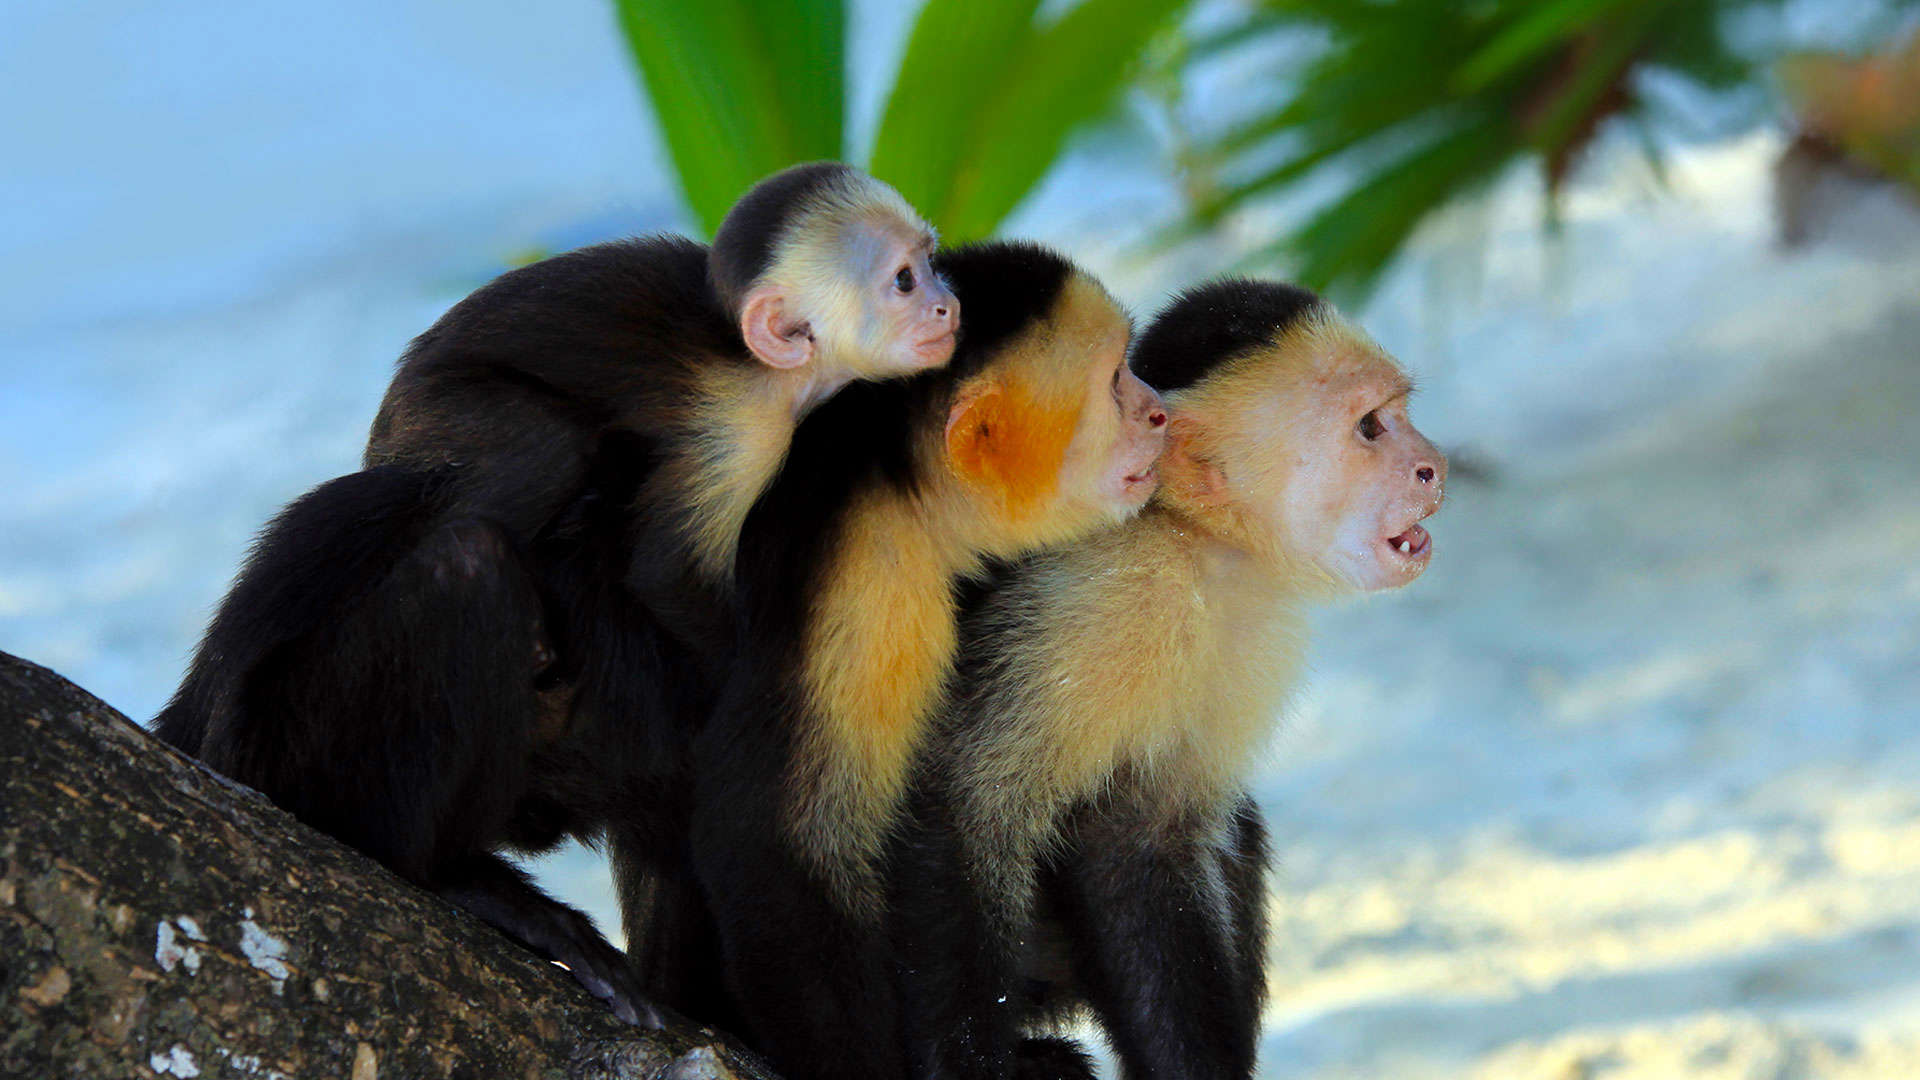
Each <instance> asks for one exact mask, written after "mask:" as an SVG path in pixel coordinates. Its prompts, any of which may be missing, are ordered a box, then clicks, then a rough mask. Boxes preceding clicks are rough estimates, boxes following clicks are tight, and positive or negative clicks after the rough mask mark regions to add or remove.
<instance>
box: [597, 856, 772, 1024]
mask: <svg viewBox="0 0 1920 1080" xmlns="http://www.w3.org/2000/svg"><path fill="white" fill-rule="evenodd" d="M607 844H608V850H609V853H610V854H611V855H612V857H613V880H614V885H615V887H616V888H617V889H618V891H619V895H620V917H621V923H622V925H623V926H624V927H625V929H626V932H627V955H628V957H629V958H630V959H631V960H632V962H633V965H634V967H635V968H637V969H638V970H639V972H640V977H641V980H642V982H643V983H644V985H645V987H646V992H647V997H648V999H649V1000H651V1001H655V1002H658V1003H660V1004H662V1005H665V1006H667V1007H668V1008H671V1009H673V1010H674V1011H676V1012H679V1013H681V1014H682V1015H684V1016H686V1017H688V1018H689V1019H691V1020H694V1021H696V1022H698V1023H701V1024H705V1025H707V1026H708V1027H713V1028H719V1029H722V1030H729V1031H731V1030H736V1029H738V1028H739V1027H741V1021H740V1017H739V1014H738V1012H737V1010H735V1009H734V1008H733V1005H732V1003H731V999H730V998H729V997H728V995H727V990H726V979H725V976H724V968H723V965H722V961H721V953H720V935H719V930H718V929H717V928H716V927H715V926H714V922H713V916H712V914H711V913H710V912H709V911H708V909H707V903H706V899H705V898H704V897H703V896H702V895H701V893H700V886H699V883H698V882H697V881H696V880H694V876H693V865H692V860H691V857H690V856H689V855H688V854H687V853H686V836H685V823H684V821H683V822H682V824H681V832H680V835H678V836H675V837H671V838H668V837H661V836H657V835H653V834H651V833H649V832H647V831H644V830H638V829H634V828H632V827H631V825H630V824H624V823H623V824H620V825H616V826H614V827H613V828H612V829H611V830H610V831H609V834H608V837H607Z"/></svg>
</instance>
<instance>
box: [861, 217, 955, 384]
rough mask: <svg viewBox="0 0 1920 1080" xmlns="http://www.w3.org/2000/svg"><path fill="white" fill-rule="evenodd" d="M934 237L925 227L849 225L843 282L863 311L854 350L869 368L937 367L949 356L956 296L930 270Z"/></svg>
mask: <svg viewBox="0 0 1920 1080" xmlns="http://www.w3.org/2000/svg"><path fill="white" fill-rule="evenodd" d="M934 246H935V238H934V236H933V234H932V233H930V232H928V231H926V230H925V229H924V228H920V227H914V226H909V225H907V224H906V223H902V222H897V221H875V222H868V223H865V224H864V225H863V226H862V227H859V228H855V229H853V230H851V232H850V235H849V236H848V237H847V250H846V261H847V265H848V266H849V267H850V268H851V269H852V271H853V275H852V279H851V280H850V282H849V283H848V284H849V285H850V287H851V289H852V290H853V291H854V292H856V293H857V295H858V301H859V302H858V307H859V309H860V310H861V311H862V312H863V313H864V317H862V318H860V319H859V320H858V325H859V327H860V334H861V337H862V339H863V340H862V341H861V343H860V346H859V347H858V348H857V349H856V350H855V351H856V353H857V354H863V355H865V356H866V357H868V360H867V363H868V364H870V365H871V370H869V371H867V372H865V373H864V374H866V375H869V376H885V375H889V374H904V373H907V372H914V371H921V370H924V369H926V368H935V367H940V366H941V365H943V364H945V363H946V362H947V361H948V360H949V359H951V358H952V357H953V347H954V343H955V341H956V340H957V336H958V331H959V329H960V301H959V300H958V299H956V298H955V297H954V295H953V290H952V289H950V288H948V287H947V283H946V282H945V281H942V280H941V279H940V276H939V275H938V274H937V273H935V272H934V269H933V264H932V257H933V251H934Z"/></svg>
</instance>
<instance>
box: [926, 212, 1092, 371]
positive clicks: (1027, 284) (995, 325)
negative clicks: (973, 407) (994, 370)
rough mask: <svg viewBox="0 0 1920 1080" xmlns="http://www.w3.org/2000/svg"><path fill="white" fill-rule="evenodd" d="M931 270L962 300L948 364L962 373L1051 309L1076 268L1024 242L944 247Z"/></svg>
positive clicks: (1051, 252)
mask: <svg viewBox="0 0 1920 1080" xmlns="http://www.w3.org/2000/svg"><path fill="white" fill-rule="evenodd" d="M933 269H934V271H935V272H936V273H938V274H939V275H940V277H941V278H942V279H943V280H944V281H946V283H947V287H948V288H951V289H952V290H953V295H954V296H956V297H958V298H959V299H960V310H961V311H962V312H963V313H964V318H962V319H961V321H960V341H959V344H958V345H957V346H955V348H954V350H953V359H952V360H951V361H950V362H949V363H948V364H947V368H948V370H950V371H953V372H954V373H956V374H958V375H966V374H968V373H970V372H971V371H972V370H974V369H976V368H978V367H979V365H980V362H981V360H982V359H983V358H985V357H987V356H990V355H992V354H993V352H994V350H995V349H997V348H998V347H999V346H1000V345H1001V344H1003V343H1004V342H1006V340H1007V339H1008V338H1011V337H1013V336H1014V335H1015V334H1018V333H1019V332H1020V331H1022V330H1024V329H1026V327H1027V324H1029V323H1031V322H1033V321H1034V320H1035V319H1038V318H1041V317H1042V316H1044V315H1045V314H1046V313H1047V312H1049V311H1051V310H1053V305H1054V303H1055V302H1056V301H1057V300H1058V299H1059V297H1060V292H1061V290H1062V289H1065V288H1066V286H1067V279H1068V278H1070V277H1072V276H1073V274H1074V273H1075V272H1076V270H1077V268H1076V267H1075V266H1074V265H1073V262H1072V261H1071V260H1069V259H1068V258H1067V257H1066V256H1064V255H1061V254H1060V253H1058V252H1055V251H1050V250H1048V249H1047V248H1044V247H1041V246H1040V245H1039V244H1034V243H1030V242H1027V241H1024V240H989V241H985V242H983V243H978V244H967V245H964V246H962V247H957V248H948V249H945V250H942V251H939V252H936V253H935V254H934V256H933Z"/></svg>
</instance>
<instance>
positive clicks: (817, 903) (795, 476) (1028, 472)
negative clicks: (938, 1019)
mask: <svg viewBox="0 0 1920 1080" xmlns="http://www.w3.org/2000/svg"><path fill="white" fill-rule="evenodd" d="M935 262H936V265H937V266H938V268H939V269H940V271H941V273H942V274H943V275H945V276H946V277H947V279H948V280H949V281H951V282H952V284H953V287H954V291H955V292H956V293H957V294H958V295H959V296H960V298H961V301H962V302H963V303H964V304H965V305H966V310H967V323H966V327H965V329H964V331H963V333H962V334H961V340H960V348H959V350H958V351H957V352H956V353H955V354H954V358H953V362H952V364H950V365H949V366H948V367H947V368H946V369H945V370H943V371H937V372H929V373H927V374H924V375H920V376H916V377H915V378H913V379H911V380H908V381H905V382H890V383H862V384H859V385H857V386H852V387H849V388H848V389H846V390H845V391H843V392H841V393H840V394H839V395H838V396H836V397H835V398H834V399H833V400H832V401H830V402H828V403H827V404H826V405H824V406H822V407H821V408H820V409H818V410H817V411H815V412H814V414H813V415H811V416H809V417H808V418H807V419H806V420H805V421H804V422H803V423H802V424H801V426H800V428H799V430H798V431H797V432H796V434H795V436H794V440H793V449H792V451H791V453H790V454H789V457H788V460H787V463H786V465H785V466H784V467H783V468H782V470H781V472H780V475H779V477H778V478H777V479H776V480H775V481H774V483H773V485H772V486H771V487H770V488H769V489H768V491H767V493H766V495H765V496H764V497H763V498H762V499H761V501H760V502H759V504H758V505H756V506H755V507H754V509H753V511H752V513H751V514H749V516H748V518H747V520H746V523H745V525H744V527H743V530H742V535H741V541H740V555H739V562H740V582H739V603H740V612H741V624H742V627H743V642H742V649H741V652H740V654H739V656H738V659H737V661H736V666H735V670H734V673H733V675H732V677H731V678H730V679H729V681H728V684H727V686H726V689H725V691H724V693H723V696H722V698H721V702H720V705H719V707H718V709H717V710H716V712H715V714H714V716H713V718H712V719H711V720H710V721H709V722H708V724H707V725H706V726H705V728H703V729H702V730H701V731H700V732H699V734H698V735H697V737H696V738H695V740H694V753H693V770H692V771H693V779H694V800H693V820H692V829H691V834H690V836H691V844H690V852H691V856H692V859H693V869H694V872H695V874H696V876H697V878H698V881H699V884H700V886H701V889H702V892H703V895H704V897H705V899H706V901H707V902H708V903H709V904H710V906H711V912H712V916H713V919H714V925H715V928H716V930H717V934H718V938H719V942H720V947H721V962H722V966H723V968H724V971H725V976H726V991H727V993H728V995H729V996H730V999H731V1001H732V1003H733V1006H734V1008H735V1009H737V1012H738V1015H737V1017H733V1018H729V1019H731V1020H733V1021H735V1022H739V1023H742V1026H743V1027H744V1031H743V1032H742V1034H744V1035H746V1036H747V1038H748V1040H749V1042H750V1043H751V1044H752V1045H753V1046H754V1047H755V1048H756V1049H758V1050H759V1051H760V1052H762V1053H763V1054H765V1055H767V1056H768V1057H769V1058H770V1059H771V1061H772V1062H773V1063H774V1065H775V1067H776V1068H777V1069H778V1070H780V1071H781V1073H782V1075H785V1076H788V1077H790V1078H792V1080H809V1078H824V1077H836V1078H842V1077H861V1078H865V1077H876V1078H879V1077H884V1078H889V1080H892V1078H896V1077H902V1076H905V1075H907V1062H906V1061H905V1059H904V1056H903V1053H902V1051H903V1040H902V1038H901V1036H900V1031H901V1029H900V1026H899V1025H900V1021H901V1016H900V1013H899V1009H898V1004H899V998H898V991H897V988H896V982H895V980H896V978H897V973H896V971H895V963H894V957H893V954H892V951H891V948H890V946H889V944H888V940H887V935H886V933H885V924H886V915H885V910H884V909H885V904H886V900H887V898H886V895H885V890H884V868H883V866H882V863H881V856H882V855H883V849H884V847H885V844H886V840H887V837H888V835H889V833H890V831H891V830H892V829H893V828H894V827H895V825H896V823H897V818H898V812H899V810H900V809H901V806H902V798H903V796H904V794H905V792H906V785H907V781H908V778H909V772H910V769H911V766H912V763H913V761H914V760H915V758H916V755H917V754H918V752H919V751H920V749H921V745H922V743H923V741H924V739H925V736H926V735H927V734H928V725H929V722H930V721H931V720H932V719H933V717H934V713H935V709H936V707H937V706H938V705H939V703H940V700H941V691H942V687H943V685H944V684H945V682H946V680H947V679H948V677H949V676H950V673H951V671H952V667H953V662H954V659H955V656H956V651H955V650H956V646H957V643H958V638H957V629H958V628H957V623H956V615H957V611H956V608H955V604H954V589H955V588H956V586H957V584H958V583H960V582H961V581H963V580H964V579H966V578H968V577H969V576H971V575H975V574H978V573H979V572H980V571H981V570H982V568H983V566H984V564H985V562H986V561H987V560H988V559H993V558H999V559H1010V558H1015V557H1018V556H1019V555H1021V554H1023V553H1025V552H1027V551H1030V550H1033V549H1035V548H1037V547H1040V546H1043V545H1048V544H1059V543H1064V542H1067V541H1070V540H1073V539H1076V538H1077V537H1080V536H1084V535H1086V534H1088V533H1090V532H1093V531H1096V530H1098V529H1100V528H1103V527H1107V526H1111V525H1112V524H1114V523H1115V522H1118V521H1120V520H1123V519H1125V518H1126V517H1128V516H1129V515H1131V514H1132V513H1134V512H1136V511H1137V510H1138V509H1139V507H1140V506H1141V505H1142V504H1143V503H1144V502H1145V501H1146V498H1147V496H1148V495H1149V494H1150V493H1151V491H1152V490H1153V486H1154V483H1155V474H1154V471H1153V470H1154V463H1155V461H1156V460H1157V458H1158V457H1159V454H1160V449H1161V446H1162V443H1163V441H1164V432H1165V425H1166V419H1167V418H1166V413H1165V412H1164V411H1163V410H1162V409H1161V407H1160V402H1159V398H1158V396H1157V395H1155V394H1154V392H1153V391H1152V390H1151V389H1149V388H1148V387H1147V386H1146V385H1145V384H1144V383H1142V382H1141V381H1140V380H1139V379H1137V378H1135V377H1134V375H1133V373H1132V372H1131V371H1129V370H1128V368H1127V363H1126V345H1127V339H1128V336H1129V330H1130V326H1129V322H1128V319H1127V316H1126V315H1125V314H1124V313H1123V312H1122V311H1121V310H1120V309H1119V307H1118V306H1116V304H1115V303H1114V301H1113V300H1112V299H1111V298H1110V297H1109V296H1108V295H1107V293H1106V291H1105V290H1104V289H1103V288H1102V287H1101V286H1100V285H1099V284H1098V283H1097V282H1096V281H1094V279H1093V278H1091V277H1089V276H1088V275H1086V274H1085V273H1084V272H1082V271H1080V270H1079V269H1077V268H1076V267H1074V266H1073V265H1072V264H1071V263H1069V262H1068V261H1067V260H1066V259H1064V258H1062V257H1060V256H1058V255H1056V254H1054V253H1052V252H1050V251H1047V250H1045V249H1042V248H1039V247H1035V246H1032V245H1027V244H1009V243H994V244H985V245H980V246H975V247H967V248H961V249H958V250H955V251H952V252H948V253H944V254H942V255H941V256H939V257H937V258H936V260H935ZM908 962H909V963H912V962H916V961H915V960H913V959H909V960H908ZM701 1019H708V1018H706V1017H701ZM1059 1049H1060V1048H1059V1047H1057V1046H1054V1045H1052V1044H1050V1043H1048V1042H1044V1041H1042V1042H1036V1043H1035V1044H1030V1045H1026V1046H1023V1047H1020V1048H1019V1053H1020V1055H1021V1058H1022V1061H1023V1062H1027V1063H1029V1064H1035V1063H1036V1062H1037V1063H1039V1064H1042V1065H1044V1064H1048V1063H1051V1062H1053V1061H1054V1060H1055V1059H1057V1058H1058V1057H1060V1056H1061V1055H1060V1054H1059V1053H1057V1051H1058V1050H1059ZM1068 1056H1070V1057H1071V1058H1072V1060H1073V1062H1074V1064H1075V1065H1077V1066H1078V1069H1077V1070H1076V1073H1075V1074H1078V1075H1084V1071H1085V1069H1084V1062H1083V1060H1082V1059H1080V1057H1079V1055H1078V1054H1077V1053H1075V1054H1070V1055H1068ZM1021 1075H1051V1074H1050V1073H1047V1072H1044V1071H1043V1072H1038V1073H1029V1072H1022V1073H1021ZM1070 1075H1073V1074H1070Z"/></svg>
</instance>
